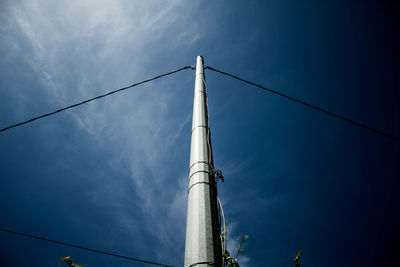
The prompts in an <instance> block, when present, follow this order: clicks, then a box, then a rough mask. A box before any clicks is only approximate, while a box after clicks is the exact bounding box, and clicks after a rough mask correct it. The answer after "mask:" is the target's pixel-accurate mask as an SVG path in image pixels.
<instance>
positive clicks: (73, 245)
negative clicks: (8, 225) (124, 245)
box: [0, 227, 173, 267]
mask: <svg viewBox="0 0 400 267" xmlns="http://www.w3.org/2000/svg"><path fill="white" fill-rule="evenodd" d="M0 231H3V232H7V233H11V234H15V235H21V236H25V237H29V238H33V239H39V240H42V241H47V242H50V243H56V244H59V245H63V246H68V247H73V248H79V249H82V250H87V251H91V252H95V253H100V254H104V255H108V256H112V257H117V258H121V259H126V260H131V261H136V262H142V263H147V264H153V265H158V266H165V267H173V266H171V265H166V264H162V263H158V262H154V261H150V260H143V259H138V258H133V257H128V256H124V255H120V254H116V253H111V252H107V251H102V250H97V249H93V248H88V247H83V246H80V245H75V244H71V243H66V242H62V241H57V240H52V239H48V238H46V237H41V236H36V235H31V234H27V233H21V232H17V231H13V230H9V229H5V228H1V227H0Z"/></svg>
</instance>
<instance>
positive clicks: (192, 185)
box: [188, 182, 214, 194]
mask: <svg viewBox="0 0 400 267" xmlns="http://www.w3.org/2000/svg"><path fill="white" fill-rule="evenodd" d="M198 184H208V185H209V186H211V188H212V189H213V188H214V187H213V184H211V183H209V182H196V183H194V184H192V185H191V186H190V187H189V189H188V194H189V192H190V189H192V188H193V186H195V185H198Z"/></svg>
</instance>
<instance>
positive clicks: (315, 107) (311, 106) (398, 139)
mask: <svg viewBox="0 0 400 267" xmlns="http://www.w3.org/2000/svg"><path fill="white" fill-rule="evenodd" d="M204 69H209V70H212V71H215V72H218V73H220V74H223V75H226V76H229V77H232V78H234V79H236V80H239V81H242V82H245V83H248V84H251V85H254V86H256V87H258V88H261V89H263V90H265V91H268V92H270V93H274V94H277V95H279V96H282V97H284V98H286V99H289V100H292V101H294V102H297V103H300V104H303V105H304V106H307V107H309V108H312V109H315V110H318V111H321V112H323V113H325V114H328V115H330V116H332V117H335V118H337V119H340V120H344V121H347V122H349V123H351V124H353V125H355V126H358V127H361V128H364V129H367V130H369V131H371V132H374V133H376V134H379V135H382V136H385V137H388V138H390V139H392V140H395V141H398V142H399V141H400V137H398V136H394V135H391V134H389V133H385V132H382V131H380V130H377V129H375V128H372V127H369V126H367V125H365V124H362V123H359V122H356V121H354V120H351V119H348V118H346V117H343V116H341V115H338V114H335V113H333V112H330V111H328V110H326V109H323V108H320V107H317V106H314V105H312V104H309V103H307V102H304V101H303V100H300V99H297V98H294V97H291V96H288V95H285V94H283V93H280V92H278V91H275V90H272V89H269V88H266V87H264V86H262V85H259V84H257V83H254V82H251V81H248V80H245V79H242V78H240V77H238V76H235V75H233V74H229V73H227V72H224V71H221V70H217V69H215V68H213V67H210V66H208V67H205V68H204Z"/></svg>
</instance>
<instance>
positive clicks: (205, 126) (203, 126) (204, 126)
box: [192, 125, 209, 134]
mask: <svg viewBox="0 0 400 267" xmlns="http://www.w3.org/2000/svg"><path fill="white" fill-rule="evenodd" d="M199 127H202V128H206V129H209V127H208V126H207V125H198V126H196V127H194V128H193V129H192V134H193V131H194V130H196V128H199Z"/></svg>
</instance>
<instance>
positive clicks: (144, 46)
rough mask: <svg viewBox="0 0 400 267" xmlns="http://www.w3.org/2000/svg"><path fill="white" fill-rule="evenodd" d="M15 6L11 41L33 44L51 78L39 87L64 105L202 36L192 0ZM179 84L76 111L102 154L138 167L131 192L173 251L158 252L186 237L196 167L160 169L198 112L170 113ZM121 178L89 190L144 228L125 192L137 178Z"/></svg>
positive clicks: (139, 73) (119, 165)
mask: <svg viewBox="0 0 400 267" xmlns="http://www.w3.org/2000/svg"><path fill="white" fill-rule="evenodd" d="M7 9H8V12H7V13H8V23H9V27H10V28H9V29H7V31H15V32H17V33H18V34H16V35H13V37H12V38H14V39H13V40H11V41H10V42H12V43H15V44H16V46H15V49H14V50H13V52H12V53H15V54H18V53H25V54H26V53H28V51H22V50H21V49H18V44H20V43H24V44H26V43H27V44H29V48H30V50H31V53H30V54H29V59H28V60H27V61H28V64H29V66H30V67H31V69H32V70H33V71H34V73H36V75H37V76H38V77H39V78H40V80H41V82H42V84H43V87H42V88H38V89H37V90H43V91H44V92H45V93H46V95H47V96H48V99H47V102H48V103H49V105H50V106H54V107H60V106H62V105H66V104H71V103H74V102H76V101H78V100H81V99H85V98H87V97H91V96H94V95H98V94H100V93H103V92H105V91H107V90H110V89H116V88H118V87H122V86H126V85H128V84H129V83H132V82H133V81H139V80H142V79H144V78H147V77H149V74H153V75H154V74H158V73H155V72H154V71H153V70H152V69H151V66H154V62H155V61H153V59H154V57H155V55H157V53H163V52H166V53H171V52H173V51H174V50H175V49H177V48H179V47H180V46H182V44H181V42H182V40H183V39H185V42H186V45H187V44H188V43H191V42H196V41H197V40H198V39H199V34H198V33H197V32H196V31H195V29H196V24H195V23H191V24H187V25H184V24H185V22H187V21H188V20H190V19H191V16H192V14H191V12H192V11H193V6H188V5H186V4H185V3H184V1H167V2H165V1H145V2H144V1H98V0H96V1H84V2H82V1H67V2H57V3H56V2H54V1H49V0H39V1H26V2H21V3H11V2H10V3H9V4H8V6H7ZM183 9H185V10H186V12H182V10H183ZM161 42H163V43H161ZM156 44H157V45H156ZM166 70H169V69H166ZM171 86H172V85H171V82H170V81H168V80H163V81H157V82H154V83H152V84H149V85H145V86H142V87H141V88H140V89H138V90H132V91H131V92H126V93H123V94H121V95H118V96H113V99H112V100H108V99H104V100H102V103H101V104H89V105H87V106H85V107H82V108H80V110H79V112H78V111H71V112H69V113H68V114H69V116H70V117H71V118H72V119H73V120H74V121H75V122H76V125H77V127H78V129H79V131H80V132H81V134H82V133H83V134H86V135H88V136H90V138H91V139H92V140H96V142H97V144H98V147H97V148H93V149H94V150H93V153H104V152H105V151H107V153H110V160H109V163H108V164H109V167H111V168H113V169H115V170H120V169H122V170H128V171H126V173H125V174H127V176H128V177H130V185H131V190H133V191H134V192H135V194H136V197H138V198H139V199H140V203H141V205H140V212H141V214H142V215H143V216H145V217H146V218H147V222H148V223H146V225H145V227H146V231H147V232H150V233H157V234H154V237H155V238H156V239H158V242H157V244H155V246H159V247H160V248H163V249H164V250H161V249H155V250H156V251H161V253H162V251H165V250H167V249H170V248H171V245H172V244H174V243H176V242H177V241H178V239H179V242H182V239H184V228H185V214H186V194H187V192H186V190H185V187H186V181H187V178H186V169H185V170H173V171H172V172H165V171H163V170H162V169H165V168H167V167H170V166H160V164H165V163H163V159H165V158H168V153H170V151H171V149H173V147H175V146H180V144H179V140H178V138H179V137H180V136H181V134H182V131H183V129H184V127H185V126H187V125H188V123H189V121H190V118H191V114H187V115H184V114H182V115H181V116H179V117H178V118H174V119H169V118H168V117H167V116H168V112H169V111H170V110H171V109H172V108H174V105H173V102H174V100H173V97H172V95H171V93H169V92H168V91H169V90H170V91H171V89H172V88H171ZM160 87H161V88H163V89H164V90H160ZM20 97H21V98H22V97H23V92H21V94H20ZM175 108H176V107H175ZM46 111H47V110H46ZM75 131H76V129H75ZM171 173H173V174H174V175H176V176H175V177H173V179H172V178H171V177H169V175H171ZM118 182H119V181H118V179H113V181H112V182H111V181H107V180H106V179H103V180H102V182H101V183H93V184H91V185H90V186H92V188H88V190H87V191H88V193H87V196H88V198H89V199H90V201H91V202H92V203H94V204H96V205H107V207H108V210H105V212H110V213H113V215H116V217H117V218H118V219H117V221H118V223H120V224H121V225H130V227H131V228H132V227H135V224H134V223H132V221H134V220H135V216H136V215H132V212H131V211H130V209H131V207H130V206H129V205H128V203H130V202H129V201H128V200H127V198H128V196H127V195H126V193H124V192H125V191H124V190H123V187H125V186H126V184H127V182H128V183H129V181H124V182H123V183H120V184H119V183H118ZM107 190H112V192H113V194H108V195H107V197H106V198H107V203H106V202H105V201H102V199H101V198H100V197H99V195H100V194H102V193H104V192H106V191H107ZM103 196H104V195H103ZM167 200H168V201H167ZM140 227H142V226H140ZM160 233H162V234H160ZM168 233H170V234H168ZM132 234H135V235H136V234H138V231H133V233H132ZM179 249H182V248H179ZM175 253H176V255H178V254H182V251H177V250H176V251H175ZM162 256H165V255H159V257H160V258H161V257H162Z"/></svg>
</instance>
